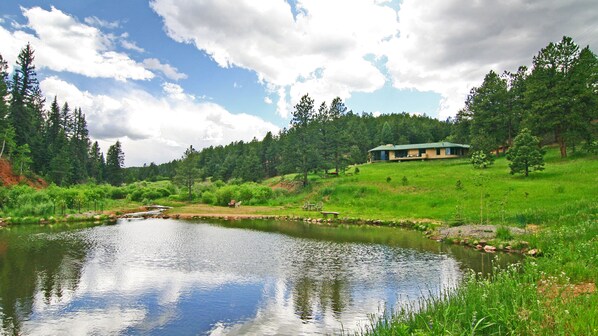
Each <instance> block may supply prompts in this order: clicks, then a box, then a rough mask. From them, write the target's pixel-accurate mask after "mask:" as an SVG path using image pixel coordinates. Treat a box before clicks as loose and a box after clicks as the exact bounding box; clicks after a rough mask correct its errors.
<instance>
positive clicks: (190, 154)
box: [174, 146, 200, 200]
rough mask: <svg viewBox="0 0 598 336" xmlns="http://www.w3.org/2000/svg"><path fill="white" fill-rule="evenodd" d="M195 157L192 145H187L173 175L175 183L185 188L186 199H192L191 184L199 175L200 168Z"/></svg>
mask: <svg viewBox="0 0 598 336" xmlns="http://www.w3.org/2000/svg"><path fill="white" fill-rule="evenodd" d="M197 159H198V157H197V151H196V150H195V149H194V148H193V146H189V148H187V150H185V154H183V157H182V158H181V161H180V162H179V164H178V167H177V169H176V175H175V177H174V181H175V183H177V184H179V185H182V186H184V187H185V189H187V194H188V196H187V197H188V198H187V199H188V200H192V199H193V185H194V184H195V180H196V179H197V178H198V177H199V176H200V170H199V168H197Z"/></svg>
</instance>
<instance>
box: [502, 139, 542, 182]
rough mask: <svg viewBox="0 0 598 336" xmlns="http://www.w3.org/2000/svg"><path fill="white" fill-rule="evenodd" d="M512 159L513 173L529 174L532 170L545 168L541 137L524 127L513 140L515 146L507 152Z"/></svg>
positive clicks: (508, 158) (510, 159) (510, 165)
mask: <svg viewBox="0 0 598 336" xmlns="http://www.w3.org/2000/svg"><path fill="white" fill-rule="evenodd" d="M507 160H509V161H511V163H510V164H509V168H511V174H517V173H523V174H524V175H525V176H528V175H529V172H530V170H544V150H543V149H542V148H540V139H539V138H538V137H535V136H533V135H532V133H531V131H530V130H528V129H527V128H524V129H522V130H521V132H519V134H518V135H517V136H516V137H515V140H513V147H511V148H510V149H509V151H508V152H507Z"/></svg>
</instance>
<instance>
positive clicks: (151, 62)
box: [143, 58, 187, 80]
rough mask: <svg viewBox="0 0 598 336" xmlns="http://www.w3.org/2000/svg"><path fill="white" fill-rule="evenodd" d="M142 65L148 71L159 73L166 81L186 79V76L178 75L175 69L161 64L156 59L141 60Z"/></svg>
mask: <svg viewBox="0 0 598 336" xmlns="http://www.w3.org/2000/svg"><path fill="white" fill-rule="evenodd" d="M143 65H145V67H146V68H148V69H150V70H156V71H160V72H161V73H163V74H164V76H166V78H168V79H172V80H179V79H185V78H187V75H186V74H184V73H180V72H179V70H178V69H177V68H175V67H173V66H172V65H170V64H163V63H161V62H160V60H158V59H156V58H147V59H145V60H143Z"/></svg>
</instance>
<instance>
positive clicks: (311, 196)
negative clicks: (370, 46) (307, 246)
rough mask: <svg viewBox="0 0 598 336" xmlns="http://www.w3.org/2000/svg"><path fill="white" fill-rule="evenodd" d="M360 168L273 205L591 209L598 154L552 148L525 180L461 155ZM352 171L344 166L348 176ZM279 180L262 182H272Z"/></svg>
mask: <svg viewBox="0 0 598 336" xmlns="http://www.w3.org/2000/svg"><path fill="white" fill-rule="evenodd" d="M358 168H359V171H360V172H359V173H358V174H354V173H353V174H352V175H349V176H341V177H336V178H321V177H318V176H315V175H314V176H311V180H312V184H311V186H309V187H308V188H307V189H306V190H304V191H302V192H300V193H298V194H291V195H288V196H286V197H280V198H277V199H274V200H272V201H271V202H270V203H271V205H285V206H286V207H287V209H286V210H287V211H291V212H292V213H294V214H297V215H305V212H303V211H302V209H301V206H302V205H303V203H304V202H317V201H323V203H324V209H325V210H329V211H338V212H340V213H341V216H342V217H358V218H370V219H388V220H392V219H433V220H438V221H442V222H447V223H450V222H453V221H455V220H460V221H461V222H463V223H466V224H475V223H491V224H506V225H518V226H524V225H526V224H542V223H547V222H550V221H552V220H554V219H555V218H560V217H569V216H575V217H579V216H581V217H588V216H589V215H591V214H594V215H595V213H596V208H595V203H596V201H597V199H598V187H597V186H598V174H596V172H597V171H598V160H596V159H595V157H587V156H586V157H577V158H569V159H565V160H561V159H560V157H559V156H558V152H557V151H556V150H549V151H548V153H547V155H546V169H545V170H544V171H540V172H533V173H531V174H530V176H529V177H527V178H525V177H523V176H520V175H510V174H509V168H508V161H507V160H506V159H504V158H502V157H501V158H498V159H497V160H496V162H495V164H494V165H493V166H491V167H490V168H487V169H475V168H473V167H472V165H471V164H470V163H469V161H468V160H466V159H457V160H437V161H432V160H431V161H413V162H401V163H394V162H393V163H375V164H366V165H360V166H358ZM353 171H354V168H350V169H349V170H348V172H349V173H350V174H351V173H352V172H353ZM277 179H278V180H279V179H280V178H274V179H271V180H269V181H267V183H270V184H274V183H276V182H277ZM286 179H287V180H288V179H289V177H286Z"/></svg>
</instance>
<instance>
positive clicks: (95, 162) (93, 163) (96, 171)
mask: <svg viewBox="0 0 598 336" xmlns="http://www.w3.org/2000/svg"><path fill="white" fill-rule="evenodd" d="M105 165H106V162H104V154H102V152H101V150H100V145H99V144H98V142H97V141H95V142H94V143H93V144H92V145H91V149H90V150H89V162H88V172H89V177H91V178H93V179H94V180H95V181H96V182H97V183H100V182H103V181H104V169H105Z"/></svg>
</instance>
